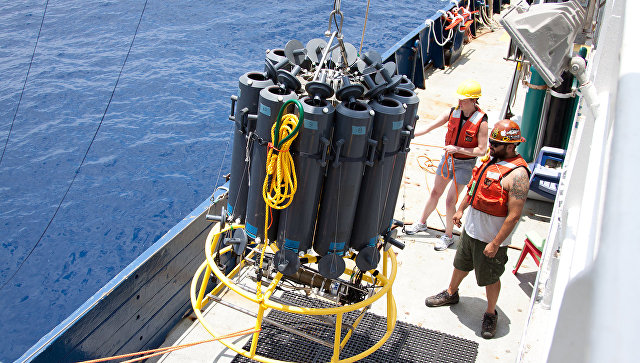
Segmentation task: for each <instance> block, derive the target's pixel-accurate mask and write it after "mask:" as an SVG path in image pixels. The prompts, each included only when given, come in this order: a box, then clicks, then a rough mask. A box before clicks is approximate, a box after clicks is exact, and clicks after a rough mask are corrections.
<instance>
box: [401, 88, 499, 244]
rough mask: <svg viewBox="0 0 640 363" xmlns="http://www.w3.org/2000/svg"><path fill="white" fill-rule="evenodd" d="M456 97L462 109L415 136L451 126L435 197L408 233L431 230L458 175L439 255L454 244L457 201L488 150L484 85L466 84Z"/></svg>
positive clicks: (453, 110)
mask: <svg viewBox="0 0 640 363" xmlns="http://www.w3.org/2000/svg"><path fill="white" fill-rule="evenodd" d="M456 93H457V96H458V107H455V108H453V107H452V108H451V109H450V110H447V111H446V112H444V113H443V114H442V115H440V116H439V117H438V118H437V119H435V120H434V121H433V122H432V123H431V124H430V125H428V126H427V127H426V128H424V129H418V130H416V132H415V136H421V135H424V134H427V133H429V132H431V131H432V130H434V129H435V128H437V127H440V126H442V125H444V124H447V135H446V136H445V147H444V150H445V153H444V155H443V156H442V159H441V160H440V165H438V170H437V171H436V180H435V183H434V186H433V189H432V190H431V195H429V199H428V200H427V203H426V204H425V206H424V209H423V211H422V215H421V216H420V220H419V221H418V222H417V223H414V224H413V225H412V226H411V227H409V228H407V229H406V233H407V234H415V233H418V232H423V231H426V230H427V225H426V223H427V218H428V217H429V215H430V214H431V212H433V210H434V209H436V206H437V204H438V200H439V199H440V197H441V196H442V194H443V193H444V190H445V189H446V187H447V184H449V181H451V179H452V178H453V176H454V175H455V186H453V185H452V186H451V187H449V191H448V192H447V199H446V206H447V215H446V219H445V221H446V227H445V232H444V235H442V236H441V237H440V239H439V240H438V242H436V245H435V246H434V249H435V250H436V251H442V250H446V249H447V248H448V247H449V246H450V245H451V244H452V243H453V214H454V213H455V211H456V201H457V199H458V196H459V195H460V193H462V190H463V189H464V187H465V186H466V185H467V183H468V182H469V180H470V179H471V172H472V170H473V167H474V166H475V164H476V157H478V156H482V155H484V154H485V152H486V150H487V134H488V126H487V114H486V113H485V112H484V111H482V110H481V109H480V107H478V98H480V96H481V95H482V91H481V88H480V84H479V83H478V82H476V81H473V80H467V81H464V82H462V83H461V84H460V85H459V86H458V90H457V91H456Z"/></svg>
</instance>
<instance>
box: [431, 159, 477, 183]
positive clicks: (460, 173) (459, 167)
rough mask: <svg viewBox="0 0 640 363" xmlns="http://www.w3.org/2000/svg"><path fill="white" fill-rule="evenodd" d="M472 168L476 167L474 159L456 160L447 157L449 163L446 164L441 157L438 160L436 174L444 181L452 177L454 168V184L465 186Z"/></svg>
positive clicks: (469, 178)
mask: <svg viewBox="0 0 640 363" xmlns="http://www.w3.org/2000/svg"><path fill="white" fill-rule="evenodd" d="M474 166H476V158H473V159H456V158H454V157H453V156H449V162H447V160H445V157H444V155H443V156H442V159H440V165H438V170H437V171H436V174H437V175H440V176H441V177H443V178H445V179H451V178H452V177H453V172H454V167H455V175H456V183H458V184H465V185H466V184H468V183H469V180H471V174H472V172H473V167H474ZM443 169H444V171H443ZM447 170H448V171H447Z"/></svg>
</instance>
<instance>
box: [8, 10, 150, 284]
mask: <svg viewBox="0 0 640 363" xmlns="http://www.w3.org/2000/svg"><path fill="white" fill-rule="evenodd" d="M148 1H149V0H145V2H144V7H143V8H142V12H141V13H140V19H138V25H137V26H136V31H135V33H134V34H133V39H131V44H129V50H128V51H127V56H126V57H125V58H124V61H123V62H122V67H121V68H120V73H119V74H118V78H117V79H116V83H115V84H114V85H113V90H112V91H111V96H110V97H109V102H107V107H105V109H104V112H103V113H102V118H101V119H100V122H99V123H98V127H97V128H96V131H95V133H94V134H93V138H92V139H91V142H90V143H89V146H88V147H87V150H86V151H85V153H84V157H83V158H82V161H81V162H80V165H79V166H78V168H77V169H76V171H75V173H74V174H73V179H71V183H69V186H68V187H67V190H66V191H65V192H64V194H63V195H62V199H60V203H58V207H57V208H56V210H55V212H54V213H53V216H52V217H51V219H50V220H49V223H47V226H46V227H45V228H44V231H42V234H41V235H40V238H38V241H37V242H36V243H35V244H34V245H33V247H32V248H31V250H30V251H29V253H28V254H27V257H25V258H24V259H23V260H22V262H20V265H19V266H18V268H17V269H16V270H15V271H14V272H13V274H12V275H11V276H10V277H9V278H8V279H7V281H5V282H4V283H3V284H2V286H0V290H2V289H3V288H4V287H5V286H7V284H8V283H9V281H11V280H12V279H13V278H14V277H15V276H16V274H17V273H18V271H20V269H21V268H22V266H24V264H25V262H26V261H27V259H28V258H29V257H30V256H31V254H32V253H33V251H34V250H35V249H36V247H38V244H40V241H42V238H43V237H44V235H45V233H47V230H48V229H49V227H50V226H51V223H52V222H53V220H54V218H56V215H57V214H58V211H59V210H60V207H61V206H62V203H63V202H64V200H65V198H66V197H67V194H69V190H70V189H71V186H72V185H73V183H74V182H75V180H76V177H77V176H78V174H79V173H80V168H82V165H83V164H84V161H85V160H86V159H87V155H88V154H89V150H91V146H92V145H93V142H94V141H95V139H96V136H98V131H100V126H102V122H103V121H104V118H105V116H106V115H107V111H108V110H109V106H110V105H111V101H112V100H113V95H114V94H115V93H116V88H117V87H118V82H119V81H120V76H122V71H123V70H124V66H125V65H126V64H127V59H129V54H130V53H131V48H133V43H134V41H135V40H136V35H137V34H138V29H139V28H140V23H141V22H142V16H143V15H144V11H145V9H146V8H147V2H148Z"/></svg>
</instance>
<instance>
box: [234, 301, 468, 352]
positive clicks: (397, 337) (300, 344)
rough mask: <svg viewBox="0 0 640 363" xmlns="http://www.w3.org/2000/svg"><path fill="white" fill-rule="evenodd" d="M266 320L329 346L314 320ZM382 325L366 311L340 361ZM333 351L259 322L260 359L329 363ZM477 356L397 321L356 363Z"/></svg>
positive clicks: (325, 331)
mask: <svg viewBox="0 0 640 363" xmlns="http://www.w3.org/2000/svg"><path fill="white" fill-rule="evenodd" d="M282 300H285V301H287V302H288V303H290V304H291V305H298V306H306V307H329V306H331V305H329V304H328V303H326V302H323V301H319V300H317V299H311V298H308V297H306V296H303V295H298V294H294V293H290V292H286V293H285V294H284V295H283V296H282ZM267 316H268V317H269V318H271V319H273V320H276V321H277V322H279V323H283V324H286V325H288V326H290V327H295V328H297V329H299V330H302V331H304V332H305V333H307V334H310V335H313V336H315V337H318V338H321V339H323V340H325V341H327V342H330V343H332V342H333V330H334V328H333V327H331V326H328V325H326V324H321V323H319V322H318V320H317V319H314V318H313V317H311V318H310V317H308V316H301V315H298V314H289V313H284V312H281V311H275V310H274V311H271V312H269V314H268V315H267ZM356 317H357V312H352V313H349V314H345V318H344V322H345V323H349V324H350V323H351V322H353V321H354V320H355V318H356ZM386 327H387V321H386V318H385V317H382V316H378V315H375V314H372V313H366V314H365V316H364V318H363V319H362V321H361V322H360V325H358V327H357V328H356V330H355V332H354V334H353V335H352V336H351V339H349V342H348V343H347V345H346V346H345V348H344V349H343V351H342V354H341V358H342V359H344V358H347V357H351V356H354V355H356V354H359V353H361V352H363V351H365V350H367V349H368V348H369V347H371V346H372V345H373V344H375V343H376V342H377V341H379V340H380V338H381V337H382V336H383V335H384V333H385V331H386ZM346 332H347V329H343V331H342V336H343V337H344V334H346ZM250 344H251V341H249V342H248V343H247V344H246V345H245V346H244V349H245V350H249V347H250ZM331 353H332V350H331V349H330V348H327V347H325V346H323V345H321V344H318V343H315V342H312V341H310V340H308V339H306V338H303V337H300V336H298V335H295V334H292V333H289V332H287V331H284V330H282V329H280V328H277V327H275V326H273V325H270V324H267V323H263V324H262V331H261V332H260V339H259V340H258V347H257V354H259V355H262V356H265V357H268V358H272V359H278V360H284V361H291V362H329V361H330V360H331V355H332V354H331ZM477 354H478V343H476V342H473V341H470V340H467V339H462V338H459V337H456V336H453V335H449V334H444V333H441V332H437V331H433V330H429V329H425V328H421V327H418V326H415V325H412V324H408V323H405V322H402V321H398V322H397V323H396V328H395V330H394V332H393V334H392V335H391V337H389V339H388V340H387V341H386V343H385V344H384V345H383V346H382V347H380V349H378V350H377V351H376V352H374V353H373V354H371V355H369V356H368V357H366V358H364V359H362V360H360V362H385V363H386V362H475V360H476V356H477ZM233 362H234V363H244V362H253V360H251V359H249V358H246V357H243V356H241V355H237V356H236V357H235V358H234V359H233Z"/></svg>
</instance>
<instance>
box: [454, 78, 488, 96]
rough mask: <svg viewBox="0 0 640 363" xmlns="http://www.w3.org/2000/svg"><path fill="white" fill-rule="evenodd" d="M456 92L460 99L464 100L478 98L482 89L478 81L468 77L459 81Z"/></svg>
mask: <svg viewBox="0 0 640 363" xmlns="http://www.w3.org/2000/svg"><path fill="white" fill-rule="evenodd" d="M456 93H457V96H458V99H460V100H464V99H466V98H480V96H482V89H481V88H480V83H478V82H476V81H474V80H472V79H468V80H466V81H464V82H462V83H460V85H459V86H458V90H457V91H456Z"/></svg>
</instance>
